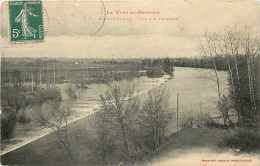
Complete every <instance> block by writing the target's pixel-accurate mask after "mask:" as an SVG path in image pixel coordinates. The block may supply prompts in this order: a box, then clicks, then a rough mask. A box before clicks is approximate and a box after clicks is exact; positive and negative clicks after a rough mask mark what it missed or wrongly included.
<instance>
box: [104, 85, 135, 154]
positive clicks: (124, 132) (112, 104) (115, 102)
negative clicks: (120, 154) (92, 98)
mask: <svg viewBox="0 0 260 166" xmlns="http://www.w3.org/2000/svg"><path fill="white" fill-rule="evenodd" d="M100 101H101V108H102V110H103V112H104V115H105V118H106V120H107V121H106V122H107V123H106V124H107V125H108V126H109V127H110V128H112V129H113V132H115V133H116V136H118V137H117V138H116V139H117V140H121V141H122V143H123V147H124V150H123V151H124V154H125V156H126V157H130V156H131V149H130V148H131V146H130V144H131V140H130V139H131V135H132V134H131V124H133V122H132V119H134V118H132V117H131V116H134V115H135V114H134V112H135V111H137V109H138V100H137V96H135V93H134V86H133V85H131V84H128V85H125V86H124V85H122V83H119V82H116V81H115V82H113V83H112V84H110V85H109V89H108V91H107V92H106V93H105V94H104V95H101V96H100Z"/></svg>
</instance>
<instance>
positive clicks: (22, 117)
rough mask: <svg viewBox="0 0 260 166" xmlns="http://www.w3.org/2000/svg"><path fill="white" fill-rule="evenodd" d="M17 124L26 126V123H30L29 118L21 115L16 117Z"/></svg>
mask: <svg viewBox="0 0 260 166" xmlns="http://www.w3.org/2000/svg"><path fill="white" fill-rule="evenodd" d="M18 122H19V123H22V124H26V123H30V122H31V118H29V117H26V114H24V113H23V114H22V115H20V116H19V117H18Z"/></svg>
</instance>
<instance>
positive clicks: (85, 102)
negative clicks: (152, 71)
mask: <svg viewBox="0 0 260 166" xmlns="http://www.w3.org/2000/svg"><path fill="white" fill-rule="evenodd" d="M168 79H169V77H168V76H166V75H165V76H163V77H161V78H147V77H140V78H137V79H136V80H135V82H136V95H141V94H143V93H146V92H147V91H149V90H151V89H153V88H154V87H157V86H160V85H162V84H164V83H165V82H167V81H168ZM105 87H106V85H103V84H91V85H90V86H89V89H88V90H86V91H83V92H82V93H81V96H80V97H79V99H77V100H75V101H64V102H67V105H70V108H71V110H72V112H73V113H72V115H70V116H69V117H68V124H69V125H71V124H73V123H75V122H77V121H79V120H81V119H83V118H85V117H87V116H90V115H91V114H94V113H95V112H96V111H98V107H99V105H98V100H99V95H100V94H102V93H104V92H105V89H106V88H105ZM62 88H64V87H62ZM62 88H61V89H62ZM68 103H69V104H68ZM63 125H65V124H63ZM18 128H19V130H20V132H19V133H18V134H17V135H16V136H15V137H14V138H12V139H10V140H8V141H4V142H2V145H1V156H2V155H4V154H7V153H9V152H12V151H14V150H17V149H19V148H21V147H23V146H25V145H27V144H30V143H32V142H34V141H36V140H38V139H40V138H42V137H44V136H46V135H48V134H50V133H52V132H54V130H53V129H50V128H48V127H47V126H40V125H39V124H37V125H35V124H26V125H21V124H20V125H19V126H18ZM21 131H22V132H21Z"/></svg>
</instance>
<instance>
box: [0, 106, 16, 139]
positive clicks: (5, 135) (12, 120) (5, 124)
mask: <svg viewBox="0 0 260 166" xmlns="http://www.w3.org/2000/svg"><path fill="white" fill-rule="evenodd" d="M15 126H16V113H15V111H13V110H11V109H10V108H4V109H3V112H2V116H1V137H2V139H9V138H11V137H12V136H13V133H14V129H15Z"/></svg>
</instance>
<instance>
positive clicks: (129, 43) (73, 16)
mask: <svg viewBox="0 0 260 166" xmlns="http://www.w3.org/2000/svg"><path fill="white" fill-rule="evenodd" d="M43 8H44V26H45V29H46V33H45V40H44V41H43V42H37V43H20V44H14V43H10V42H9V41H8V38H7V34H8V24H9V23H8V8H7V5H6V4H4V3H3V4H2V10H1V11H0V12H1V17H0V19H1V20H0V23H1V24H2V25H1V31H2V34H3V40H2V43H3V45H2V46H3V47H2V48H1V49H2V53H4V55H5V56H10V57H82V58H138V57H139V58H150V57H152V58H156V57H191V56H199V41H200V39H201V37H202V35H203V33H205V32H218V31H222V30H223V29H225V28H230V27H234V26H236V27H244V26H247V27H250V28H252V29H254V30H256V31H258V32H260V0H160V1H153V0H131V1H130V0H103V1H102V0H84V1H83V0H66V1H53V0H52V1H50V0H49V1H44V3H43ZM105 11H106V12H105ZM149 12H150V13H149ZM149 19H150V20H149ZM153 19H154V20H153ZM2 55H3V54H2Z"/></svg>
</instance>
